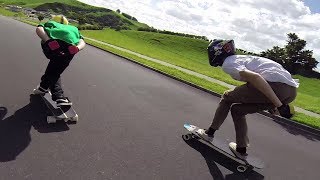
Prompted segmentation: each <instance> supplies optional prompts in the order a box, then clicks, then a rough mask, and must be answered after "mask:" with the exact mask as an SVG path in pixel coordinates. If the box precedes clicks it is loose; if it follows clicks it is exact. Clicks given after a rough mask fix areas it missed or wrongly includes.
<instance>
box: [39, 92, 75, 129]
mask: <svg viewBox="0 0 320 180" xmlns="http://www.w3.org/2000/svg"><path fill="white" fill-rule="evenodd" d="M41 97H42V99H43V101H44V102H45V104H46V105H47V107H48V109H49V111H50V114H49V115H48V116H47V122H48V123H49V124H51V123H56V122H57V120H63V121H65V122H68V121H72V122H77V121H78V119H79V116H78V114H77V113H76V111H75V110H74V109H73V107H72V106H61V107H58V106H57V105H56V102H54V101H53V100H52V98H51V93H50V92H49V93H46V94H45V95H43V96H41Z"/></svg>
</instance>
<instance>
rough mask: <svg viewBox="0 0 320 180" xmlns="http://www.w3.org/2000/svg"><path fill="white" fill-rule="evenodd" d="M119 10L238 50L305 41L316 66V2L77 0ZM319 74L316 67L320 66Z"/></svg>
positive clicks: (319, 36) (319, 10)
mask: <svg viewBox="0 0 320 180" xmlns="http://www.w3.org/2000/svg"><path fill="white" fill-rule="evenodd" d="M79 1H81V2H84V3H86V4H90V5H94V6H100V7H105V8H108V9H111V10H114V11H115V10H117V9H120V11H121V12H124V13H127V14H129V15H131V16H133V17H135V18H137V19H138V21H139V22H142V23H146V24H148V25H149V26H152V27H154V28H156V29H160V30H168V31H174V32H181V33H188V34H194V35H200V36H206V37H208V38H209V39H234V40H235V44H236V47H237V48H240V49H244V50H247V51H251V52H256V53H260V52H261V51H264V50H267V49H271V48H272V47H273V46H280V47H284V46H285V44H286V43H287V42H286V40H287V34H288V33H296V34H297V35H298V36H299V38H301V39H304V40H306V41H307V46H306V49H309V50H313V53H314V57H315V58H316V59H317V61H318V62H320V51H319V49H320V23H319V22H320V1H319V0H303V1H302V0H79ZM318 70H319V71H320V63H319V65H318Z"/></svg>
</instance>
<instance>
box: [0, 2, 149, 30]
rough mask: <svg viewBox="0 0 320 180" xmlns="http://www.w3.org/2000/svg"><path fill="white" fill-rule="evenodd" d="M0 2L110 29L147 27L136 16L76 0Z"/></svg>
mask: <svg viewBox="0 0 320 180" xmlns="http://www.w3.org/2000/svg"><path fill="white" fill-rule="evenodd" d="M0 3H6V4H15V5H19V6H23V7H32V8H34V9H35V10H37V11H49V12H51V13H53V14H63V15H65V16H66V17H67V18H71V19H74V20H77V21H79V23H80V24H86V23H87V24H91V25H97V26H101V27H108V28H112V29H117V30H121V29H130V30H137V29H138V28H148V27H149V26H148V25H146V24H143V23H140V22H138V21H137V19H136V18H134V17H132V16H130V15H128V14H126V13H120V12H115V11H113V10H110V9H106V8H101V7H94V6H90V5H87V4H84V3H81V2H79V1H76V0H55V1H53V0H48V1H45V2H43V1H41V0H25V1H21V0H0Z"/></svg>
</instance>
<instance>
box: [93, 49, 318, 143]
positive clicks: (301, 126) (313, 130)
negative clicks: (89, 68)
mask: <svg viewBox="0 0 320 180" xmlns="http://www.w3.org/2000/svg"><path fill="white" fill-rule="evenodd" d="M89 45H90V46H92V47H95V48H98V49H100V50H102V51H106V52H108V53H111V54H113V55H115V56H118V57H121V58H123V59H126V60H128V61H130V62H133V63H135V64H137V65H140V66H142V67H145V68H147V69H150V70H152V71H155V72H157V73H160V74H162V75H164V76H167V77H170V78H172V79H174V80H177V81H179V82H182V83H184V84H187V85H189V86H191V87H194V88H197V89H199V90H202V91H204V92H206V93H209V94H211V95H214V96H216V97H219V98H221V95H220V94H218V93H215V92H213V91H210V90H207V89H205V88H202V87H200V86H198V85H195V84H192V83H190V82H188V81H185V80H182V79H179V78H176V77H174V76H172V75H169V74H166V73H164V72H162V71H160V70H157V69H154V68H152V67H150V66H147V65H144V64H142V63H139V62H137V61H134V60H132V59H129V58H126V57H123V56H121V55H118V54H116V53H113V52H111V51H108V50H105V49H102V48H100V47H98V46H95V45H92V44H89ZM258 113H259V114H261V115H264V116H267V117H269V118H272V119H273V120H274V121H277V122H279V123H281V124H285V125H288V126H290V127H294V128H296V129H299V130H302V131H304V132H307V133H310V134H313V135H315V136H318V137H320V129H316V128H312V127H310V126H307V125H304V124H301V123H299V122H296V121H293V120H290V119H287V118H284V117H280V116H276V115H272V114H270V113H268V112H266V111H263V112H258Z"/></svg>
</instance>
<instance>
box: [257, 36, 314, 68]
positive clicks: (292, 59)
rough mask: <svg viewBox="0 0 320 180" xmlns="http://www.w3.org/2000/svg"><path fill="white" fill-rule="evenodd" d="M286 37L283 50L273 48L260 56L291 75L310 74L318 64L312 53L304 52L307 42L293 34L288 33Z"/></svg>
mask: <svg viewBox="0 0 320 180" xmlns="http://www.w3.org/2000/svg"><path fill="white" fill-rule="evenodd" d="M287 36H288V40H287V42H288V43H287V45H286V46H285V47H284V48H281V47H279V46H274V47H273V48H272V49H268V50H266V51H263V52H261V54H260V55H261V56H262V57H266V58H268V59H271V60H274V61H276V62H278V63H279V64H281V65H282V66H283V67H284V68H285V69H286V70H288V71H289V72H290V73H292V74H297V73H299V74H310V73H311V72H312V71H313V69H314V68H315V67H316V66H317V64H318V62H317V61H316V59H315V58H313V57H312V56H313V52H312V51H310V50H304V48H305V47H306V45H307V42H306V41H305V40H303V39H300V38H299V37H298V36H297V35H296V34H295V33H288V34H287Z"/></svg>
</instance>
